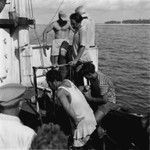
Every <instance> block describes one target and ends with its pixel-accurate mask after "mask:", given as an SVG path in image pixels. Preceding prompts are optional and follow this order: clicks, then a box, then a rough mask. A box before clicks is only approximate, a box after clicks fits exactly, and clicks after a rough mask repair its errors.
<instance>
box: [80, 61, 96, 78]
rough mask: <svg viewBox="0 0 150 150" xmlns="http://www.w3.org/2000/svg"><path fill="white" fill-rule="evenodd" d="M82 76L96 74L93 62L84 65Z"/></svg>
mask: <svg viewBox="0 0 150 150" xmlns="http://www.w3.org/2000/svg"><path fill="white" fill-rule="evenodd" d="M81 72H82V75H83V76H85V75H87V74H89V73H94V72H95V66H94V64H93V63H92V62H86V63H84V64H83V66H82V69H81Z"/></svg>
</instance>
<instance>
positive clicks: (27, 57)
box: [17, 0, 32, 86]
mask: <svg viewBox="0 0 150 150" xmlns="http://www.w3.org/2000/svg"><path fill="white" fill-rule="evenodd" d="M17 3H18V13H19V17H24V18H27V17H28V12H27V10H28V9H27V7H28V5H27V0H17ZM18 43H19V53H20V69H21V71H20V73H21V79H20V81H21V83H22V84H23V85H26V86H30V85H31V83H30V81H31V80H30V77H31V69H32V68H31V50H30V44H29V25H28V24H26V25H23V26H19V30H18Z"/></svg>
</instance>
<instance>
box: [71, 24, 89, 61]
mask: <svg viewBox="0 0 150 150" xmlns="http://www.w3.org/2000/svg"><path fill="white" fill-rule="evenodd" d="M86 27H87V26H84V27H81V28H80V29H79V30H78V31H76V32H75V33H74V37H73V43H72V45H73V59H75V58H76V57H77V55H78V53H79V48H80V46H85V50H84V52H83V54H82V56H81V58H80V60H81V61H91V59H90V56H89V53H88V48H89V43H88V34H87V33H88V32H87V28H86Z"/></svg>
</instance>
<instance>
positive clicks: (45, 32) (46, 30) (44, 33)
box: [43, 23, 54, 44]
mask: <svg viewBox="0 0 150 150" xmlns="http://www.w3.org/2000/svg"><path fill="white" fill-rule="evenodd" d="M53 27H54V23H51V24H49V25H48V26H47V27H46V28H45V30H44V31H43V43H44V44H47V33H48V32H50V31H51V30H53Z"/></svg>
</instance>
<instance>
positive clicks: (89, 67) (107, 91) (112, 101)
mask: <svg viewBox="0 0 150 150" xmlns="http://www.w3.org/2000/svg"><path fill="white" fill-rule="evenodd" d="M80 73H82V75H83V76H84V77H85V78H86V79H87V80H88V81H89V84H90V85H89V89H88V92H85V93H84V95H85V97H86V99H87V100H88V101H89V102H92V103H96V105H97V107H94V109H95V110H94V112H95V118H96V121H97V124H98V130H99V131H98V132H99V133H100V134H101V132H102V128H101V127H100V123H101V120H102V118H103V117H104V116H105V115H106V114H107V113H108V112H109V111H110V110H116V109H119V108H120V106H119V105H118V104H116V95H115V89H114V86H113V83H112V81H111V79H110V78H109V77H107V76H106V75H104V74H103V73H102V72H100V71H98V72H96V71H95V66H94V65H93V64H92V63H91V62H87V63H84V64H83V65H82V68H81V70H80ZM100 136H101V135H100Z"/></svg>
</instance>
